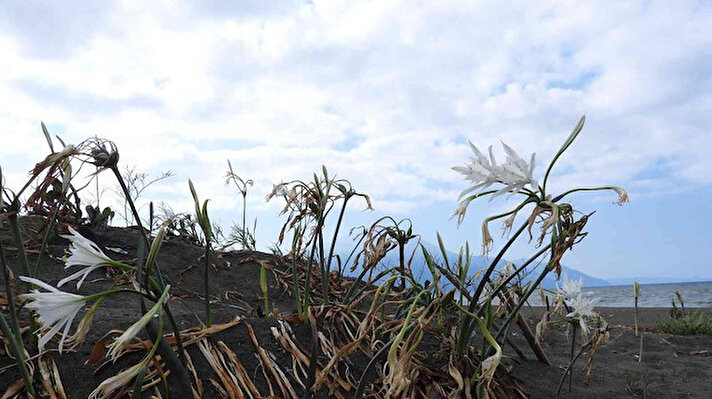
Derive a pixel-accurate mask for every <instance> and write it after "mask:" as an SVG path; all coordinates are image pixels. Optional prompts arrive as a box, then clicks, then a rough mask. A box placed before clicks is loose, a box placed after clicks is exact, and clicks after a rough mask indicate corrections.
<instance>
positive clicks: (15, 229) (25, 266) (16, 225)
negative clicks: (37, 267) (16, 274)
mask: <svg viewBox="0 0 712 399" xmlns="http://www.w3.org/2000/svg"><path fill="white" fill-rule="evenodd" d="M9 220H10V226H11V227H12V236H13V237H14V238H15V242H16V243H17V251H18V253H19V255H20V264H21V265H22V273H23V274H24V275H25V276H31V275H30V264H29V262H28V260H27V252H25V244H24V242H23V240H22V235H21V234H20V221H19V219H18V217H17V214H16V213H13V214H11V215H10V217H9Z"/></svg>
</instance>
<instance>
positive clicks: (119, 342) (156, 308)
mask: <svg viewBox="0 0 712 399" xmlns="http://www.w3.org/2000/svg"><path fill="white" fill-rule="evenodd" d="M170 288H171V286H170V285H167V286H166V288H165V290H163V295H161V297H160V298H159V299H158V301H157V302H156V304H155V305H153V307H152V308H151V309H149V310H148V312H146V314H145V315H143V316H142V317H141V318H140V319H139V320H138V321H137V322H135V323H134V324H132V325H131V327H129V328H127V329H126V331H124V333H123V334H121V335H120V336H119V337H118V338H116V339H115V340H114V342H112V343H111V345H109V352H108V353H107V355H108V356H109V357H110V358H111V359H112V360H116V358H118V357H119V355H120V354H121V351H122V350H123V349H124V348H125V347H126V345H128V344H129V342H131V340H132V339H134V337H136V335H137V334H138V333H139V332H140V331H141V330H143V328H144V327H146V325H147V324H148V322H149V321H151V318H153V316H154V315H156V314H157V313H158V312H160V311H161V306H163V302H164V301H165V299H166V297H167V296H168V291H169V290H170Z"/></svg>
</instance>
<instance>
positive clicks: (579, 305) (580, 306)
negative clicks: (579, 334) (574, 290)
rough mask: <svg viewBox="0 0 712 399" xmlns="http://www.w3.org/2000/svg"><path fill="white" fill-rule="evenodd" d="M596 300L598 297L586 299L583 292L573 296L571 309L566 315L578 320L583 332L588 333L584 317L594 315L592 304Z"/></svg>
mask: <svg viewBox="0 0 712 399" xmlns="http://www.w3.org/2000/svg"><path fill="white" fill-rule="evenodd" d="M597 300H598V298H594V299H588V298H586V297H585V296H584V295H583V294H581V295H579V296H577V297H576V298H574V299H573V300H572V301H571V303H570V305H569V306H571V308H573V311H572V312H571V313H569V314H567V315H566V317H569V318H571V319H574V320H578V322H579V325H580V326H581V331H583V332H584V334H588V326H587V325H586V318H593V317H596V312H594V311H593V304H594V303H595V302H596V301H597Z"/></svg>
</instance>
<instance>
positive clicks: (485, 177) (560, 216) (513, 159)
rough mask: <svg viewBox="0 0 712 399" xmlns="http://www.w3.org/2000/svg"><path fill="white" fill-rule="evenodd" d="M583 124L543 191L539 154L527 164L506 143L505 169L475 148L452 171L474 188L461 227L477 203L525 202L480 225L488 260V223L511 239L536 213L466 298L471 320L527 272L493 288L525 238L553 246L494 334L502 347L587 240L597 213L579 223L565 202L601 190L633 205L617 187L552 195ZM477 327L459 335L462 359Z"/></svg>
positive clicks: (467, 326) (465, 326)
mask: <svg viewBox="0 0 712 399" xmlns="http://www.w3.org/2000/svg"><path fill="white" fill-rule="evenodd" d="M584 121H585V118H584V117H582V118H581V119H580V120H579V122H578V123H577V124H576V127H575V128H574V129H573V131H572V133H571V134H570V135H569V137H568V138H567V139H566V140H565V141H564V143H563V145H562V146H561V148H560V149H559V151H558V152H557V153H556V154H555V156H554V157H553V159H552V161H551V162H550V163H549V166H548V167H547V169H546V172H545V174H544V179H543V183H542V184H541V185H540V184H538V183H537V181H536V180H535V179H534V177H533V171H534V154H532V156H531V160H530V161H529V162H527V161H525V160H524V159H522V158H521V157H520V156H519V155H518V154H517V153H516V152H515V151H514V150H513V149H512V148H511V147H509V146H507V145H506V144H504V143H503V147H504V151H505V153H506V161H505V163H503V164H498V163H497V162H496V160H495V157H494V155H493V153H492V150H491V147H490V151H489V157H487V156H485V155H484V154H482V153H481V152H480V151H479V149H478V148H477V147H476V146H475V145H474V144H472V143H470V147H471V149H472V151H473V152H474V153H475V157H474V158H473V159H472V162H470V163H468V164H466V165H465V166H457V167H454V168H453V169H454V170H455V171H457V172H459V173H462V174H463V175H465V179H466V180H469V181H470V182H472V184H473V185H472V186H470V187H469V188H467V189H465V190H464V191H463V192H462V193H461V195H460V198H461V201H460V203H459V205H458V207H457V209H456V210H455V212H454V214H453V217H456V218H457V222H458V224H461V223H462V222H463V220H464V218H465V215H466V212H467V208H468V207H469V205H470V204H471V203H472V201H474V200H476V199H479V198H482V197H490V200H491V199H493V198H496V197H498V196H500V195H503V194H508V196H509V197H512V196H519V197H523V199H522V200H521V202H519V203H518V205H516V206H514V207H513V208H512V209H511V210H510V211H507V212H503V213H499V214H496V215H494V216H490V217H488V218H486V219H485V220H484V221H483V223H482V225H481V231H482V252H483V254H484V255H485V256H486V255H487V254H488V253H489V251H490V250H491V248H492V244H493V241H494V240H493V238H492V236H491V235H490V233H489V223H490V222H492V221H494V220H498V219H502V220H504V223H503V230H504V231H505V233H506V234H509V233H511V232H512V229H513V226H514V223H515V220H516V217H517V215H518V214H519V213H520V212H523V211H524V209H525V208H527V207H528V208H532V209H531V211H530V212H531V213H530V214H529V217H528V218H527V220H526V221H525V222H524V223H523V224H521V226H520V227H519V228H517V229H516V230H514V232H513V233H511V235H510V237H509V240H508V241H507V242H506V243H505V244H504V246H503V247H502V248H501V249H500V251H499V252H498V253H497V254H496V255H495V257H494V259H493V260H492V262H491V263H490V266H489V267H488V268H486V269H485V270H483V271H481V274H480V276H479V282H478V284H477V286H476V288H475V289H474V290H473V291H472V292H471V293H470V294H469V295H464V293H461V296H467V297H468V299H469V300H468V302H469V303H468V307H467V312H468V314H470V315H477V317H482V316H483V315H484V314H485V312H486V309H487V304H488V303H489V298H491V297H492V296H493V295H494V294H495V293H497V292H499V291H502V290H505V291H506V286H505V285H504V284H505V283H507V282H509V281H511V280H512V279H513V278H514V275H516V274H519V273H522V272H523V270H522V269H517V270H516V271H514V273H513V274H512V276H511V278H508V279H507V280H506V281H505V282H504V283H500V284H498V285H494V284H493V282H492V279H491V278H492V276H493V273H494V271H495V269H496V268H497V266H498V264H499V262H500V260H501V259H502V258H503V256H504V254H505V253H506V252H507V251H508V250H509V248H510V247H511V246H512V245H513V244H514V242H515V241H516V240H517V238H519V237H520V236H521V234H522V233H523V232H525V231H528V232H529V237H530V240H531V239H532V238H533V235H532V228H533V227H534V225H535V224H539V228H540V233H539V236H538V238H537V240H536V245H537V247H541V246H542V245H544V242H545V240H546V241H547V242H548V244H547V245H546V247H545V249H546V252H548V253H549V257H548V258H549V259H548V261H547V264H546V266H545V267H544V270H543V271H542V272H541V273H540V275H539V276H538V277H537V278H536V279H535V280H534V282H533V283H532V284H531V285H530V286H529V288H528V289H527V290H526V291H525V292H523V293H522V294H521V295H519V296H518V299H517V302H516V305H515V306H513V307H512V308H510V309H508V310H507V311H506V313H505V317H504V321H503V322H502V323H501V325H500V326H499V327H498V329H497V332H496V334H494V336H495V338H496V340H498V341H499V340H502V339H503V338H504V337H505V336H506V333H507V331H508V329H509V327H510V325H511V323H512V322H513V321H514V320H515V318H516V317H517V314H518V312H519V309H520V308H521V307H522V306H523V305H524V304H525V303H526V301H527V300H528V298H529V297H530V296H531V295H532V293H533V292H534V291H535V290H536V289H537V287H538V285H539V284H540V283H541V281H542V280H543V279H544V277H545V276H546V275H547V274H548V273H550V272H552V271H554V272H555V273H556V275H557V277H558V276H559V275H560V273H561V263H560V262H561V258H562V257H563V255H564V253H565V251H567V250H570V249H572V248H573V247H574V245H576V244H577V243H579V242H580V241H581V240H582V239H583V238H584V237H585V236H586V234H587V233H585V232H584V231H583V229H584V227H585V225H586V223H587V222H588V219H589V217H590V216H591V215H592V213H589V214H583V213H580V212H578V213H579V214H580V215H581V216H580V217H579V218H578V219H576V218H575V215H576V213H577V211H575V210H574V208H573V206H572V205H571V204H569V203H564V202H563V200H564V199H566V198H567V197H568V196H570V195H571V194H574V193H577V192H584V191H599V190H613V191H615V192H616V193H617V194H618V201H617V202H618V204H623V203H625V202H628V200H629V198H628V194H627V193H626V192H625V191H624V190H623V189H621V188H620V187H615V186H601V187H591V188H588V187H585V188H573V189H570V190H567V191H564V192H563V193H561V194H558V195H553V194H551V193H549V192H548V191H547V184H548V182H549V177H550V175H551V171H552V170H553V167H554V165H555V164H556V161H557V160H558V159H559V158H560V157H561V155H562V154H563V153H564V152H565V151H566V150H567V149H568V148H569V147H570V146H571V144H572V143H573V142H574V140H575V139H576V137H578V135H579V133H580V132H581V130H582V129H583V125H584ZM492 185H499V186H500V187H499V188H497V189H489V187H490V186H492ZM540 255H541V252H538V253H537V254H536V255H535V256H534V257H532V259H534V258H535V257H538V256H540ZM487 287H494V288H490V290H489V291H490V292H487ZM476 325H477V322H476V321H475V320H472V317H470V318H469V319H466V320H464V321H463V322H462V323H461V324H460V326H459V329H458V345H457V351H458V353H464V352H465V350H466V348H467V347H468V346H469V345H470V344H471V343H472V339H473V337H474V334H473V332H474V328H475V326H476ZM492 350H493V349H492V346H491V345H487V344H485V345H483V347H482V349H481V353H482V356H483V357H482V358H487V356H489V354H491V352H492Z"/></svg>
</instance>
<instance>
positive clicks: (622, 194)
mask: <svg viewBox="0 0 712 399" xmlns="http://www.w3.org/2000/svg"><path fill="white" fill-rule="evenodd" d="M613 191H615V192H616V194H618V201H616V202H615V203H616V204H618V205H623V204H625V203H626V202H630V197H628V193H627V192H626V191H625V190H624V189H622V188H620V187H613Z"/></svg>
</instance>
